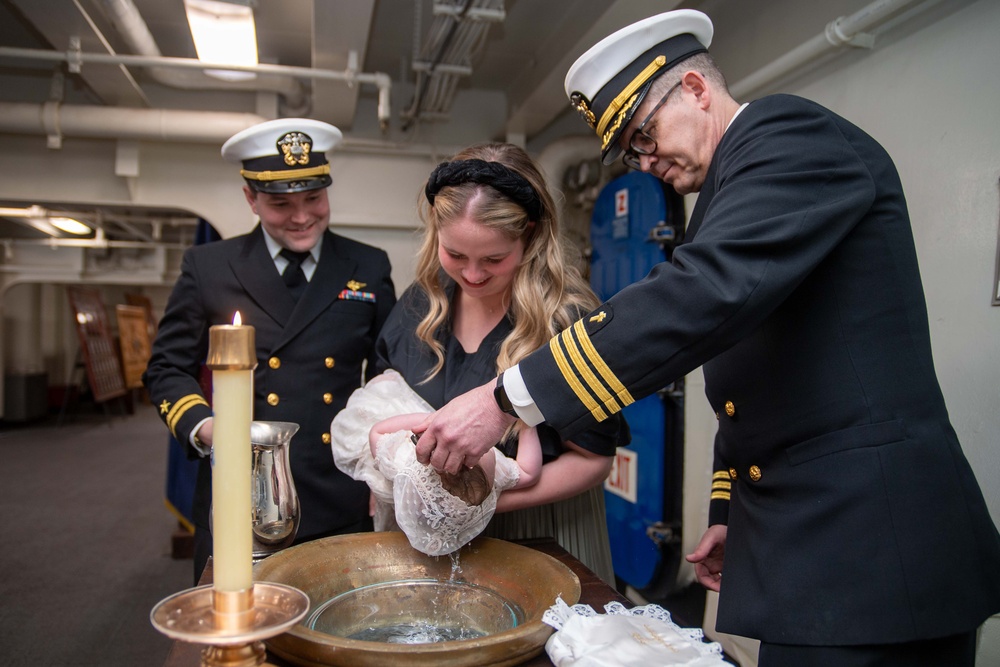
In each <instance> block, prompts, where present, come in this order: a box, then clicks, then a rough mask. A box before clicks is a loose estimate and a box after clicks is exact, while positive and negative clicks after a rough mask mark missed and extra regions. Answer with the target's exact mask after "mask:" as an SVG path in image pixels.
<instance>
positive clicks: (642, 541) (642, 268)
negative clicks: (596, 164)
mask: <svg viewBox="0 0 1000 667" xmlns="http://www.w3.org/2000/svg"><path fill="white" fill-rule="evenodd" d="M669 210H674V209H673V207H670V209H669ZM667 211H668V206H667V200H666V195H665V193H664V190H663V186H662V184H661V183H660V182H659V181H658V180H657V179H655V178H654V177H652V176H650V175H649V174H643V173H640V172H631V173H628V174H626V175H624V176H621V177H619V178H617V179H615V180H613V181H611V182H610V183H609V184H608V185H606V186H605V187H604V189H603V190H602V191H601V193H600V195H599V196H598V198H597V201H596V203H595V205H594V213H593V217H592V219H591V230H590V233H591V245H592V247H593V254H592V258H591V277H590V282H591V286H592V287H593V289H594V291H595V292H597V295H598V297H599V298H600V299H602V300H604V299H607V298H609V297H611V296H612V295H614V294H615V293H616V292H618V291H619V290H621V289H622V288H623V287H625V286H627V285H629V284H630V283H633V282H636V281H637V280H640V279H641V278H643V277H645V276H646V274H647V273H649V271H650V269H652V268H653V266H654V265H655V264H658V263H660V262H663V261H665V260H666V259H667V254H666V252H665V251H664V248H663V245H661V243H660V241H669V240H670V239H671V238H672V236H673V233H674V229H675V227H674V226H673V225H672V224H671V223H673V222H674V221H669V220H666V218H667V216H668V213H667ZM635 344H636V345H642V344H643V341H639V340H637V341H635ZM623 414H624V415H625V418H626V419H627V420H628V424H629V427H630V429H631V431H632V443H631V445H629V447H627V448H621V449H619V450H618V454H617V455H616V457H615V465H614V467H613V469H612V472H611V475H610V476H609V477H608V481H607V482H606V483H605V500H606V504H607V517H608V531H609V533H610V538H611V552H612V553H611V555H612V559H613V562H614V569H615V575H616V577H618V578H619V579H621V580H622V581H624V582H625V583H627V584H630V585H631V586H632V587H633V588H636V589H638V590H643V589H646V588H649V587H650V586H653V585H654V584H656V583H657V582H656V581H655V579H656V578H657V577H662V576H670V577H674V576H675V572H666V571H665V570H670V569H671V568H669V567H667V568H664V563H663V549H662V548H661V547H662V545H661V543H660V541H659V540H654V539H651V535H652V536H653V537H655V536H656V530H657V527H662V526H664V525H668V524H669V521H668V517H665V516H664V504H665V503H664V499H665V498H666V494H667V489H666V488H665V485H666V481H667V475H665V470H666V466H667V462H666V461H665V458H666V456H667V452H666V450H665V440H666V437H667V435H666V433H667V429H668V425H667V423H666V422H667V417H666V411H665V409H664V400H663V398H661V396H660V395H658V394H653V395H651V396H647V397H646V398H644V399H641V400H639V401H636V402H635V403H633V404H632V405H630V406H628V407H627V408H625V409H624V411H623ZM651 528H652V529H653V530H650V529H651ZM670 583H671V584H672V582H670ZM668 585H669V584H668Z"/></svg>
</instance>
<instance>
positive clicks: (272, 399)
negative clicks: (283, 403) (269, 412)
mask: <svg viewBox="0 0 1000 667" xmlns="http://www.w3.org/2000/svg"><path fill="white" fill-rule="evenodd" d="M280 400H281V399H280V398H278V395H277V394H275V393H270V394H268V395H267V404H268V405H277V404H278V402H279V401H280Z"/></svg>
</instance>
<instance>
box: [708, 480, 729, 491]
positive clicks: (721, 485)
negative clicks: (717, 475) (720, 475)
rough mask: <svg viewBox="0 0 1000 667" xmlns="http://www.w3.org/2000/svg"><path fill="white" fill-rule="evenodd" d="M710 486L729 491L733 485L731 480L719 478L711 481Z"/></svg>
mask: <svg viewBox="0 0 1000 667" xmlns="http://www.w3.org/2000/svg"><path fill="white" fill-rule="evenodd" d="M712 488H713V489H725V490H726V491H729V490H730V489H732V488H733V485H732V483H731V482H723V481H721V480H719V481H716V482H712Z"/></svg>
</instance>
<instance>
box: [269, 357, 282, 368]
mask: <svg viewBox="0 0 1000 667" xmlns="http://www.w3.org/2000/svg"><path fill="white" fill-rule="evenodd" d="M267 365H268V366H270V367H271V368H273V369H275V370H277V369H279V368H281V359H279V358H278V357H271V358H270V359H268V360H267Z"/></svg>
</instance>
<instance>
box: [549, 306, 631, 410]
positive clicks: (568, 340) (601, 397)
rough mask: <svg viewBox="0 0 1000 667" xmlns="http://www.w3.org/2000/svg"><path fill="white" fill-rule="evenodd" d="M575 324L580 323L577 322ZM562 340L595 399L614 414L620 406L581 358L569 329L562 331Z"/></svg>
mask: <svg viewBox="0 0 1000 667" xmlns="http://www.w3.org/2000/svg"><path fill="white" fill-rule="evenodd" d="M577 324H580V323H579V322H577ZM574 328H575V327H574ZM562 342H563V345H564V346H565V347H566V350H567V351H568V352H569V357H570V359H571V360H572V362H573V366H574V367H575V368H576V370H577V372H578V373H579V375H580V377H581V378H582V379H583V381H584V382H586V383H587V386H588V387H589V388H590V391H591V392H593V394H594V395H595V396H597V400H598V401H600V402H601V403H603V404H604V407H605V408H607V409H608V411H609V412H610V413H611V414H615V413H616V412H618V411H619V410H621V409H622V406H621V405H619V404H618V401H616V400H615V397H614V396H612V395H611V393H610V392H609V391H608V390H607V388H605V386H604V385H603V384H601V382H600V380H598V379H597V376H596V375H594V371H592V370H591V369H590V366H588V365H587V360H586V359H584V358H583V355H582V354H580V348H579V347H577V345H576V341H575V340H573V335H572V334H571V333H570V330H569V329H567V330H565V331H563V332H562Z"/></svg>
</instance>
